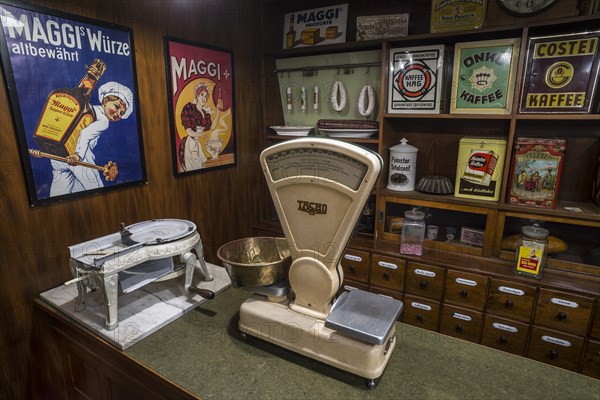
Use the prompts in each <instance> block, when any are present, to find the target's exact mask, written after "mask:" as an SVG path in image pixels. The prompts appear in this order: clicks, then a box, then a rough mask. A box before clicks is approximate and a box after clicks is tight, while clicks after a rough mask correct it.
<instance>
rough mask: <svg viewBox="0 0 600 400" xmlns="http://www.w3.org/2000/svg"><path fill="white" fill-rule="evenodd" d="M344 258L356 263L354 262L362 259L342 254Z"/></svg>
mask: <svg viewBox="0 0 600 400" xmlns="http://www.w3.org/2000/svg"><path fill="white" fill-rule="evenodd" d="M344 258H345V259H346V260H350V261H356V262H361V261H362V258H361V257H359V256H354V255H352V254H344Z"/></svg>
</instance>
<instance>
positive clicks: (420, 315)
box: [417, 313, 423, 322]
mask: <svg viewBox="0 0 600 400" xmlns="http://www.w3.org/2000/svg"><path fill="white" fill-rule="evenodd" d="M417 321H419V322H421V321H423V314H421V313H418V314H417Z"/></svg>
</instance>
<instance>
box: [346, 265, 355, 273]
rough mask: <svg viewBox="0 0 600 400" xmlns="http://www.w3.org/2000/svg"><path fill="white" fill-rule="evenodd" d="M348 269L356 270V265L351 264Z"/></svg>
mask: <svg viewBox="0 0 600 400" xmlns="http://www.w3.org/2000/svg"><path fill="white" fill-rule="evenodd" d="M348 269H349V270H350V272H356V265H351V266H349V267H348Z"/></svg>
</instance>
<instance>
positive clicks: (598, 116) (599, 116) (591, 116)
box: [516, 114, 600, 121]
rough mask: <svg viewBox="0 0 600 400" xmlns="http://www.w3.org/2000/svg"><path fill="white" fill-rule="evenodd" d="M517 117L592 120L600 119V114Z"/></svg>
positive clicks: (529, 115)
mask: <svg viewBox="0 0 600 400" xmlns="http://www.w3.org/2000/svg"><path fill="white" fill-rule="evenodd" d="M516 118H517V119H524V120H548V119H551V120H573V121H577V120H592V121H600V114H518V115H517V117H516Z"/></svg>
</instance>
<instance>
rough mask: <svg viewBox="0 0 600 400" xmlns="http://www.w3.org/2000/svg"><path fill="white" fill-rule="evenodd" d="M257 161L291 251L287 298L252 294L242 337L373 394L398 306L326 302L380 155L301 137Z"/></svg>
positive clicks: (244, 308) (351, 297) (377, 298)
mask: <svg viewBox="0 0 600 400" xmlns="http://www.w3.org/2000/svg"><path fill="white" fill-rule="evenodd" d="M260 162H261V165H262V168H263V171H264V173H265V177H266V181H267V185H268V187H269V190H270V193H271V196H272V198H273V201H274V204H275V208H276V210H277V214H278V216H279V219H280V222H281V226H282V228H283V232H284V234H285V238H286V240H287V244H288V245H289V249H290V252H291V259H292V262H291V266H290V268H289V274H288V277H289V286H291V293H292V294H289V295H287V296H282V295H281V293H280V287H279V286H277V285H275V288H274V289H273V293H271V294H272V295H270V296H265V295H264V294H267V295H268V294H269V290H270V289H271V288H269V287H261V288H255V289H256V290H254V291H255V294H253V295H252V296H251V297H250V298H248V300H246V301H245V302H244V303H243V304H242V305H241V307H240V320H239V329H240V331H241V332H242V335H243V336H244V335H245V334H248V335H251V336H254V337H257V338H260V339H263V340H266V341H268V342H271V343H274V344H276V345H279V346H281V347H284V348H286V349H289V350H292V351H294V352H297V353H300V354H302V355H305V356H308V357H310V358H313V359H316V360H319V361H321V362H324V363H326V364H329V365H332V366H334V367H336V368H339V369H342V370H344V371H347V372H350V373H353V374H355V375H358V376H361V377H364V378H366V380H367V386H368V387H369V388H371V389H373V388H375V387H376V385H377V381H376V379H377V378H379V377H380V376H381V375H382V374H383V371H384V369H385V367H386V365H387V363H388V361H389V359H390V356H391V354H392V351H393V349H394V346H395V325H396V320H397V318H398V316H399V315H400V313H401V312H402V307H403V305H402V302H400V301H398V300H395V299H392V298H390V297H387V296H381V295H377V294H374V293H369V292H365V291H362V290H358V289H353V290H350V291H348V292H344V293H342V294H341V295H340V296H339V297H338V298H337V301H335V303H333V302H332V300H333V298H334V296H336V294H337V293H338V290H339V289H340V286H341V283H342V281H343V270H342V267H341V265H340V263H339V261H340V259H341V257H342V254H343V252H344V250H345V247H346V244H347V242H348V240H349V239H350V236H351V235H352V233H353V229H354V227H355V225H356V224H357V222H358V219H359V217H360V214H361V211H362V209H363V207H364V205H365V203H366V201H367V199H368V197H369V195H370V194H371V190H372V188H373V185H374V184H375V182H376V180H377V177H378V175H379V172H380V170H381V166H382V160H381V158H380V156H379V155H378V154H376V153H374V152H371V151H369V150H367V149H364V148H362V147H359V146H356V145H353V144H349V143H346V142H342V141H337V140H333V139H325V138H301V139H296V140H290V141H287V142H284V143H280V144H277V145H275V146H272V147H270V148H267V149H266V150H264V151H263V152H262V154H261V155H260ZM245 289H250V290H252V288H245ZM278 292H279V293H278Z"/></svg>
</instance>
